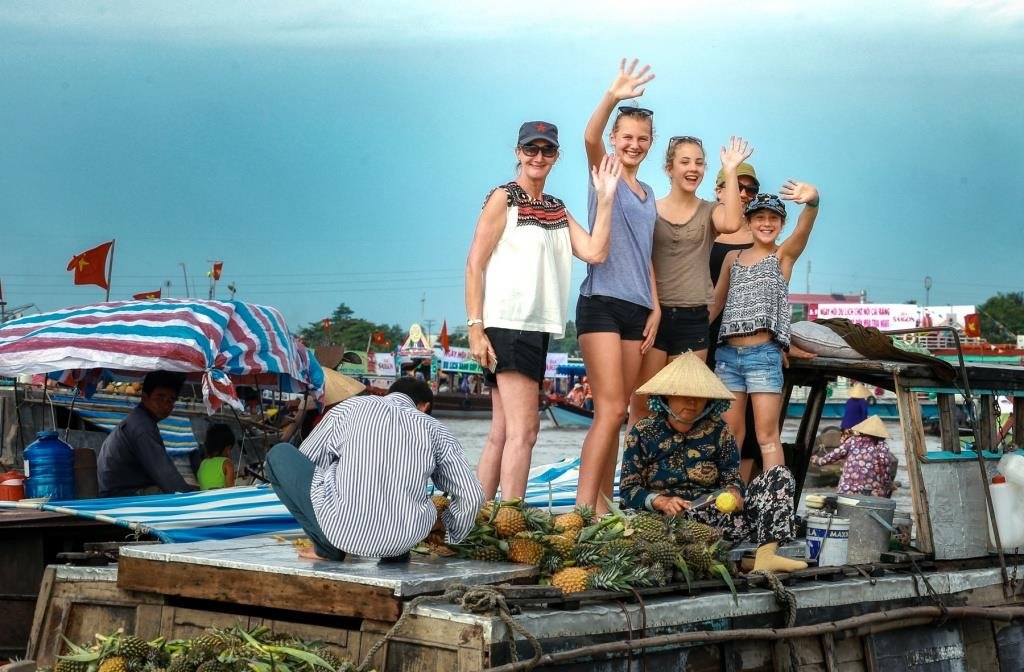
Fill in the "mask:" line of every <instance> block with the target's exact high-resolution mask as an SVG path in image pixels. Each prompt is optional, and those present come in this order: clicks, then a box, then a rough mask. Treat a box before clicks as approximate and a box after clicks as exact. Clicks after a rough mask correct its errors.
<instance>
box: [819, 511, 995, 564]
mask: <svg viewBox="0 0 1024 672" xmlns="http://www.w3.org/2000/svg"><path fill="white" fill-rule="evenodd" d="M1000 529H1002V528H1000ZM849 540H850V520H849V519H848V518H832V517H829V516H808V517H807V557H808V558H809V559H811V560H817V561H818V566H819V567H840V566H842V565H845V564H846V557H847V554H848V552H849V544H850V542H849Z"/></svg>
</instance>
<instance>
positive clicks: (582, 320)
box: [576, 294, 651, 341]
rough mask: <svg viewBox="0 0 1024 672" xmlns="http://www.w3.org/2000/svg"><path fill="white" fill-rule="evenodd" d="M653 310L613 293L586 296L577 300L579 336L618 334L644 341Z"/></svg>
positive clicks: (577, 330) (632, 339) (630, 339)
mask: <svg viewBox="0 0 1024 672" xmlns="http://www.w3.org/2000/svg"><path fill="white" fill-rule="evenodd" d="M650 314H651V309H650V308H648V307H647V306H641V305H640V304H638V303H633V302H632V301H624V300H623V299H616V298H615V297H611V296H599V295H597V294H595V295H594V296H583V295H582V294H580V298H579V300H578V301H577V302H576V335H577V336H582V335H583V334H593V333H602V332H604V333H607V332H611V333H615V334H618V335H619V337H620V338H621V339H622V340H624V341H642V340H644V327H645V326H646V325H647V317H648V316H649V315H650Z"/></svg>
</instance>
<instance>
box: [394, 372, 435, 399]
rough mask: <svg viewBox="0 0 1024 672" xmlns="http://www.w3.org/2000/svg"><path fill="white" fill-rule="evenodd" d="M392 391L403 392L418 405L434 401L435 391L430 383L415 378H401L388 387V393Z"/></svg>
mask: <svg viewBox="0 0 1024 672" xmlns="http://www.w3.org/2000/svg"><path fill="white" fill-rule="evenodd" d="M392 392H401V393H402V394H405V395H407V396H409V397H410V398H411V399H412V402H413V403H414V404H416V405H417V406H419V405H420V404H433V403H434V392H433V390H431V389H430V385H427V384H426V383H425V382H424V381H422V380H416V379H415V378H409V377H405V378H399V379H398V380H396V381H395V382H393V383H391V387H389V388H388V394H391V393H392Z"/></svg>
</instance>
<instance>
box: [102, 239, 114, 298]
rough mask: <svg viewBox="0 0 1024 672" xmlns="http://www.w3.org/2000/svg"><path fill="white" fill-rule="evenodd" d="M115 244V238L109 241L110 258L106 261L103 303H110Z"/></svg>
mask: <svg viewBox="0 0 1024 672" xmlns="http://www.w3.org/2000/svg"><path fill="white" fill-rule="evenodd" d="M116 242H117V238H113V239H111V241H110V257H109V259H108V261H107V296H106V298H104V299H103V300H104V301H110V280H111V279H112V278H113V277H114V243H116Z"/></svg>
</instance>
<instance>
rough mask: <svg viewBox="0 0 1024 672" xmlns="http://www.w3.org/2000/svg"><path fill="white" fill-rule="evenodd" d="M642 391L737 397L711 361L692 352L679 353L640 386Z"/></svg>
mask: <svg viewBox="0 0 1024 672" xmlns="http://www.w3.org/2000/svg"><path fill="white" fill-rule="evenodd" d="M637 393H638V394H662V395H665V396H667V397H700V398H702V399H735V395H734V394H733V393H732V392H730V391H729V389H728V388H727V387H726V386H725V384H724V383H723V382H722V381H721V380H720V379H719V378H718V376H716V375H715V374H714V373H712V372H711V369H709V368H708V365H707V364H705V363H704V360H702V359H701V358H700V357H698V356H697V355H695V354H693V353H692V352H687V353H686V354H683V355H680V356H679V357H676V358H675V359H674V360H672V361H671V362H669V364H668V366H666V367H665V368H663V369H662V370H661V371H658V373H656V374H654V377H653V378H651V379H650V380H648V381H647V382H646V383H644V384H643V385H641V386H640V388H639V389H638V390H637Z"/></svg>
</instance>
